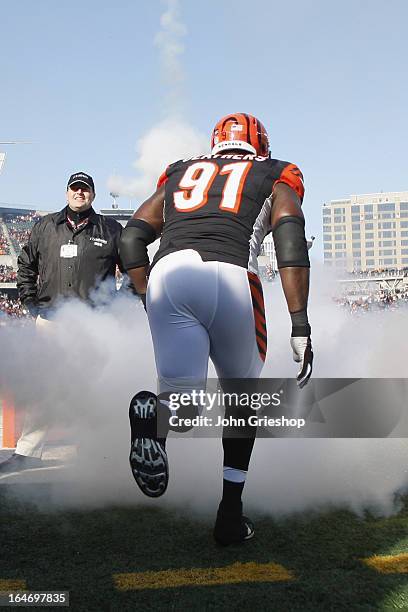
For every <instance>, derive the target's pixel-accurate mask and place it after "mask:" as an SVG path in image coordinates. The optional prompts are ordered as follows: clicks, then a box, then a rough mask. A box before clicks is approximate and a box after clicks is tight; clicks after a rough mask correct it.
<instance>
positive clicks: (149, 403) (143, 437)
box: [129, 391, 169, 497]
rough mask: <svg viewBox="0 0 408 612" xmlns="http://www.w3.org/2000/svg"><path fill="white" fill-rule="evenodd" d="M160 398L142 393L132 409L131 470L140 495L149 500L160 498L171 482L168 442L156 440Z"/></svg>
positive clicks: (133, 403)
mask: <svg viewBox="0 0 408 612" xmlns="http://www.w3.org/2000/svg"><path fill="white" fill-rule="evenodd" d="M157 402H158V400H157V396H156V395H155V394H154V393H151V392H150V391H140V392H139V393H136V395H135V396H134V397H133V398H132V400H131V402H130V406H129V420H130V429H131V438H130V455H129V461H130V467H131V468H132V474H133V477H134V479H135V480H136V482H137V484H138V485H139V488H140V489H141V491H142V492H143V493H144V494H145V495H147V496H148V497H160V496H161V495H163V493H164V492H165V491H166V489H167V485H168V482H169V465H168V462H167V454H166V448H165V440H164V439H159V438H158V437H157Z"/></svg>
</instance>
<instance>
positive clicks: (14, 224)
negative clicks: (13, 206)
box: [3, 212, 40, 255]
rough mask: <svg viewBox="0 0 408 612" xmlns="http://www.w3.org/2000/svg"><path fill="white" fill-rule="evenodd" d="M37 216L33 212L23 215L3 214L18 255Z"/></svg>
mask: <svg viewBox="0 0 408 612" xmlns="http://www.w3.org/2000/svg"><path fill="white" fill-rule="evenodd" d="M39 218H40V217H38V216H37V215H36V213H34V212H30V213H27V214H25V215H14V214H7V215H4V216H3V220H4V222H5V224H6V225H7V229H8V232H9V235H10V238H11V241H12V243H13V247H14V250H15V251H16V255H19V253H20V251H21V249H22V247H23V246H24V245H25V244H26V243H27V241H28V238H29V236H30V233H31V230H32V229H33V225H34V223H36V221H38V219H39Z"/></svg>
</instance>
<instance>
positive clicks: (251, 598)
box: [0, 485, 408, 612]
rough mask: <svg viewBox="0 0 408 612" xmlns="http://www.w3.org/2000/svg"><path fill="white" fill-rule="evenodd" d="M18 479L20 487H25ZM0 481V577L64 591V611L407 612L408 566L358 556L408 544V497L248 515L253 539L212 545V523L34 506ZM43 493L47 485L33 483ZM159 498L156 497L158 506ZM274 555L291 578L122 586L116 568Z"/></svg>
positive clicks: (202, 564)
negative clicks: (361, 510) (371, 563)
mask: <svg viewBox="0 0 408 612" xmlns="http://www.w3.org/2000/svg"><path fill="white" fill-rule="evenodd" d="M22 486H23V485H20V487H22ZM15 491H16V489H15V487H12V486H2V487H1V488H0V538H1V539H0V547H1V548H0V550H1V555H0V579H23V580H25V581H26V583H27V588H28V589H31V590H37V591H38V590H68V591H70V596H71V609H72V610H75V611H77V610H78V611H87V612H88V611H93V610H95V611H96V610H98V611H104V610H112V611H116V610H118V611H119V610H120V611H122V610H138V611H140V610H142V611H143V610H155V611H160V610H176V611H178V610H183V611H184V610H187V611H189V610H240V611H242V610H256V611H259V610H271V611H275V610H276V611H277V612H298V611H299V612H309V611H310V612H318V611H325V612H328V611H331V610H333V611H343V610H344V611H346V610H347V611H348V612H350V611H351V612H354V611H356V612H359V611H361V612H363V611H364V612H368V611H371V610H408V584H407V583H408V574H406V573H405V574H403V573H401V574H380V573H378V572H377V571H375V570H373V569H370V568H368V567H366V566H365V565H364V564H363V563H362V561H361V559H362V558H366V557H369V556H371V555H374V554H376V555H386V554H388V555H389V554H399V553H406V552H407V551H408V499H405V505H404V508H403V509H402V510H401V511H400V512H399V514H398V515H396V516H393V517H390V518H388V519H387V518H376V517H373V516H371V515H369V514H367V515H366V516H365V517H364V518H358V517H356V516H355V515H354V514H352V513H350V512H346V511H331V512H325V513H320V514H319V513H309V514H306V513H304V514H301V515H297V516H295V517H291V518H288V519H285V520H280V521H274V520H272V519H270V518H267V517H262V516H258V517H256V516H254V517H253V519H254V521H255V522H256V533H257V535H256V538H255V539H254V540H252V541H251V542H248V543H247V544H246V545H244V546H238V547H229V548H218V547H216V546H215V544H214V543H213V540H212V536H211V528H212V524H210V523H203V522H202V521H197V520H195V519H194V518H191V517H188V516H182V515H180V514H174V513H173V514H172V513H170V512H169V511H168V510H160V509H151V508H149V509H147V508H137V509H131V508H109V509H104V510H93V511H58V510H54V511H51V512H43V511H39V510H38V509H37V508H36V507H35V506H34V505H32V504H31V505H30V504H28V503H27V502H21V501H17V498H16V497H15V496H14V494H13V493H14V492H15ZM36 492H37V495H38V498H42V499H43V500H44V499H45V500H46V498H47V494H48V489H47V487H46V486H37V489H36ZM158 505H159V504H158ZM237 561H238V562H241V563H247V562H250V561H255V562H258V563H267V562H271V561H273V562H275V563H279V564H281V565H283V566H284V567H285V568H286V569H288V570H289V571H291V572H292V573H293V574H294V575H295V577H296V578H295V580H294V581H292V582H281V583H253V584H246V583H245V584H244V583H241V584H232V585H221V586H204V587H203V586H200V587H198V586H196V587H195V586H192V587H190V586H189V587H179V588H168V589H160V590H144V591H127V592H119V591H117V590H116V589H115V586H114V582H113V578H112V576H113V574H117V573H126V572H143V571H148V570H149V571H158V570H164V569H171V568H175V569H179V568H206V567H222V566H226V565H231V564H232V563H235V562H237Z"/></svg>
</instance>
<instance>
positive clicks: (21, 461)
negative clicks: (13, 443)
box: [0, 453, 45, 478]
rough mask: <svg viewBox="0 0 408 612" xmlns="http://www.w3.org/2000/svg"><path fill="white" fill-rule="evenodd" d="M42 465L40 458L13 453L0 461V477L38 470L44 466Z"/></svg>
mask: <svg viewBox="0 0 408 612" xmlns="http://www.w3.org/2000/svg"><path fill="white" fill-rule="evenodd" d="M44 465H45V464H44V462H43V461H42V460H41V459H36V458H34V457H26V456H25V455H19V454H18V453H13V454H12V455H11V457H9V458H8V459H6V460H5V461H3V462H2V463H0V478H2V477H3V476H11V475H12V474H19V473H20V472H26V471H28V470H38V469H40V468H42V467H44Z"/></svg>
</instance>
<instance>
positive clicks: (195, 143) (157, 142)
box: [108, 0, 209, 204]
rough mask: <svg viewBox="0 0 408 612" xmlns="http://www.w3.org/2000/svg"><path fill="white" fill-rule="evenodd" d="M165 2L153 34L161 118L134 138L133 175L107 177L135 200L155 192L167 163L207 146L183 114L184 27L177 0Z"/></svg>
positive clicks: (114, 187) (113, 189)
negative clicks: (161, 91) (156, 49)
mask: <svg viewBox="0 0 408 612" xmlns="http://www.w3.org/2000/svg"><path fill="white" fill-rule="evenodd" d="M165 4H166V10H165V11H164V13H163V14H162V15H161V18H160V24H161V29H160V31H159V32H158V33H157V34H156V36H155V38H154V44H155V45H156V47H157V48H158V49H159V56H160V66H161V72H162V79H163V97H162V100H161V104H162V112H163V115H164V118H163V119H162V120H161V121H159V122H158V123H157V124H156V125H154V126H153V127H152V128H151V129H150V130H148V131H147V132H146V133H145V134H144V135H143V136H142V137H141V138H140V139H139V141H138V142H137V146H136V150H137V158H136V160H135V161H134V162H133V164H132V165H133V167H134V168H135V170H136V176H135V177H133V178H132V177H127V178H126V177H122V176H118V175H112V176H111V177H110V178H109V180H108V188H109V190H110V192H112V193H116V194H118V195H119V196H126V197H130V198H135V199H136V200H137V204H140V203H141V202H142V201H143V200H144V199H145V198H146V197H148V196H149V195H151V194H152V193H153V192H154V190H155V188H156V183H157V179H158V178H159V176H160V174H161V173H162V172H163V171H164V170H165V168H166V167H167V166H168V164H170V163H172V162H174V161H177V160H178V159H183V158H186V157H190V156H193V155H200V154H203V153H206V152H207V151H208V149H209V137H208V136H205V135H204V134H202V133H201V132H199V131H198V130H197V129H196V128H194V127H193V126H192V125H191V124H190V123H189V122H188V121H187V120H186V119H185V118H184V116H185V107H186V105H187V96H186V94H185V90H184V82H185V80H186V75H185V71H184V68H183V64H182V55H183V53H184V44H183V38H184V36H185V35H186V33H187V29H186V27H185V25H184V24H183V23H182V21H181V17H180V5H179V1H178V0H166V2H165Z"/></svg>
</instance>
